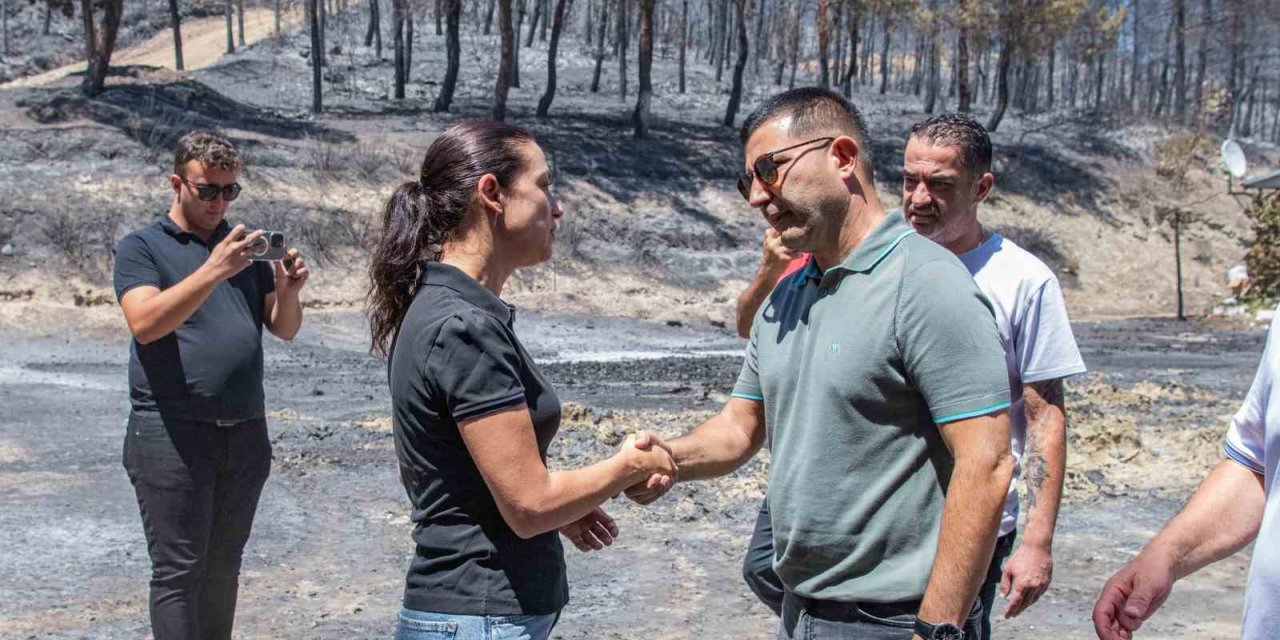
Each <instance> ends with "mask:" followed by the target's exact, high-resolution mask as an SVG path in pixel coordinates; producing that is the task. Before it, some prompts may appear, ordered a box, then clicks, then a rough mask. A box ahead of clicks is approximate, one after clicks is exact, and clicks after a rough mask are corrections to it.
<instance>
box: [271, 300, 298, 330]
mask: <svg viewBox="0 0 1280 640" xmlns="http://www.w3.org/2000/svg"><path fill="white" fill-rule="evenodd" d="M301 328H302V298H301V296H299V295H298V292H297V291H294V292H293V293H288V294H285V295H277V296H276V301H275V304H274V305H272V307H271V333H272V334H273V335H275V336H276V337H277V338H280V339H281V340H292V339H293V337H294V336H296V335H298V329H301Z"/></svg>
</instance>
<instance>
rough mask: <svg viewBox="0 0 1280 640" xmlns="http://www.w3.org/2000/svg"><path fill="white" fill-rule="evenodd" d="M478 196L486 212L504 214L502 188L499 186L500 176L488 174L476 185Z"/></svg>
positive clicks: (481, 177)
mask: <svg viewBox="0 0 1280 640" xmlns="http://www.w3.org/2000/svg"><path fill="white" fill-rule="evenodd" d="M476 196H477V197H478V198H480V204H481V205H482V206H483V207H484V209H485V211H488V212H490V213H493V214H499V215H500V214H501V213H502V186H501V185H499V184H498V176H495V175H493V174H492V173H486V174H484V175H482V176H480V181H479V182H477V183H476Z"/></svg>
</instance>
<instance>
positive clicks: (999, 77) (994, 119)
mask: <svg viewBox="0 0 1280 640" xmlns="http://www.w3.org/2000/svg"><path fill="white" fill-rule="evenodd" d="M1000 22H1001V25H1000V26H1001V29H1000V31H1001V40H1000V58H999V59H998V60H997V61H996V81H995V84H996V108H995V109H994V110H993V111H992V112H991V119H990V120H988V121H987V131H990V132H993V133H994V132H995V131H996V129H998V128H999V127H1000V121H1001V120H1003V119H1004V112H1005V109H1007V108H1009V68H1010V67H1012V66H1013V46H1014V41H1015V39H1016V32H1015V24H1014V22H1013V17H1012V16H1010V15H1009V13H1008V12H1006V13H1005V15H1003V16H1001V17H1000Z"/></svg>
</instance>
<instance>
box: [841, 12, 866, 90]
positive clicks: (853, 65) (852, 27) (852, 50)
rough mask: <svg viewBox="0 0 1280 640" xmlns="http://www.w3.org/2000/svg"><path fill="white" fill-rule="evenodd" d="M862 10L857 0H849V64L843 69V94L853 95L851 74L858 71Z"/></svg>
mask: <svg viewBox="0 0 1280 640" xmlns="http://www.w3.org/2000/svg"><path fill="white" fill-rule="evenodd" d="M861 18H862V11H861V10H860V7H859V6H858V0H849V66H848V67H846V68H845V70H844V80H843V83H844V95H845V96H846V97H851V96H853V76H854V74H856V73H857V72H858V28H859V26H860V25H859V24H858V23H859V21H860V20H861Z"/></svg>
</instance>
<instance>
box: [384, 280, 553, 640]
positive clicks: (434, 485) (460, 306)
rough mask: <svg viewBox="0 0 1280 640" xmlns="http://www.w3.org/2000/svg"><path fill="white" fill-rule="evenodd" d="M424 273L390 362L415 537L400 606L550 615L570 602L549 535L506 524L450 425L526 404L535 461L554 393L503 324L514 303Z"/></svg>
mask: <svg viewBox="0 0 1280 640" xmlns="http://www.w3.org/2000/svg"><path fill="white" fill-rule="evenodd" d="M422 269H423V271H422V278H421V282H420V285H419V288H418V291H417V293H416V294H415V295H414V299H413V302H412V304H410V305H409V310H408V312H407V313H406V315H405V318H404V321H403V322H401V323H400V330H399V333H398V334H397V336H396V341H395V344H394V345H393V346H392V349H391V358H390V361H389V363H388V377H389V381H390V386H391V403H392V412H393V413H392V424H393V427H394V431H395V442H396V453H397V456H398V457H399V461H400V478H401V481H403V482H404V487H405V491H407V492H408V494H409V500H410V501H411V502H412V503H413V511H412V513H411V514H410V518H411V519H412V520H413V522H414V529H413V540H414V542H415V543H416V547H415V551H414V556H413V561H412V562H411V563H410V566H409V575H408V578H407V579H406V585H405V594H404V605H405V606H406V607H408V608H409V609H416V610H419V611H431V612H437V613H452V614H462V615H520V614H523V615H545V614H551V613H556V612H558V611H559V610H560V609H561V608H562V607H564V605H565V603H566V602H568V600H569V586H568V582H567V580H566V578H565V565H564V550H563V548H562V547H561V546H560V539H559V537H558V534H557V532H555V531H551V532H548V533H544V534H541V535H538V536H534V537H532V538H529V539H528V540H525V539H521V538H520V537H519V536H517V535H516V534H515V532H514V531H512V530H511V527H510V526H508V525H507V523H506V520H504V519H503V517H502V514H501V513H500V512H499V511H498V505H497V504H496V503H495V502H494V499H493V495H492V494H491V493H490V492H489V488H488V486H486V485H485V482H484V478H483V477H481V475H480V471H479V469H477V468H476V464H475V461H474V460H473V459H472V458H471V454H470V452H469V451H468V450H467V446H466V443H465V442H463V440H462V436H461V434H460V433H459V432H458V423H459V422H465V421H466V420H468V419H472V418H476V417H480V416H483V415H486V414H489V413H493V412H495V411H498V410H501V409H506V408H509V407H515V406H520V405H525V406H527V407H528V408H529V416H530V418H531V419H532V421H533V429H534V432H535V435H536V437H537V442H538V452H539V454H540V455H541V456H542V459H543V460H544V461H545V460H546V456H547V446H548V445H549V444H550V443H551V439H552V438H553V437H555V434H556V431H557V430H558V429H559V427H560V401H559V399H557V398H556V395H555V392H554V391H553V390H552V388H551V384H550V383H549V382H548V381H547V379H546V378H545V377H543V375H542V374H541V373H540V372H539V371H538V369H537V367H536V366H535V365H534V363H533V359H532V358H530V357H529V353H528V352H527V351H525V349H524V347H523V346H522V345H521V344H520V340H519V339H517V338H516V335H515V333H514V332H513V331H512V320H513V317H514V310H513V309H512V307H510V306H509V305H507V304H506V303H505V302H503V301H502V300H501V299H499V298H498V297H497V296H495V295H494V294H493V293H492V292H490V291H489V290H488V289H485V288H484V287H483V286H481V285H480V283H478V282H476V281H475V280H474V279H472V278H471V277H470V276H468V275H466V274H465V273H463V272H462V271H460V270H458V269H457V268H455V267H452V266H449V265H444V264H440V263H438V262H424V263H423V265H422Z"/></svg>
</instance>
